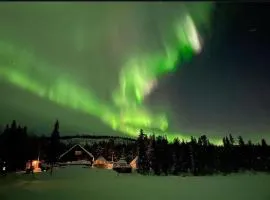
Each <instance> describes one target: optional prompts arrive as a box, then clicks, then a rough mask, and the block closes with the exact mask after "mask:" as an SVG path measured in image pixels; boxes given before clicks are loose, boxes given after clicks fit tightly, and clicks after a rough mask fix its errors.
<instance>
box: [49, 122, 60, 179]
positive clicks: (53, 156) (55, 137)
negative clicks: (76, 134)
mask: <svg viewBox="0 0 270 200" xmlns="http://www.w3.org/2000/svg"><path fill="white" fill-rule="evenodd" d="M59 147H60V133H59V122H58V120H56V122H55V124H54V129H53V132H52V134H51V149H50V151H51V152H50V162H51V175H52V172H53V166H54V165H55V163H56V161H57V158H58V154H59V152H58V151H59Z"/></svg>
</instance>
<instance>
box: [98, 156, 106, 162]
mask: <svg viewBox="0 0 270 200" xmlns="http://www.w3.org/2000/svg"><path fill="white" fill-rule="evenodd" d="M96 160H99V161H107V160H106V159H105V158H104V157H103V156H99V157H98V158H97V159H96Z"/></svg>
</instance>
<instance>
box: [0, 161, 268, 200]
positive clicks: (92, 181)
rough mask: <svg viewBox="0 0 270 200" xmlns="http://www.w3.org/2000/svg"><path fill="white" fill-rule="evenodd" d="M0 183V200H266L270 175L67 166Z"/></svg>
mask: <svg viewBox="0 0 270 200" xmlns="http://www.w3.org/2000/svg"><path fill="white" fill-rule="evenodd" d="M6 179H7V180H3V179H2V180H0V199H1V200H8V199H12V200H26V199H27V200H32V199H33V200H36V199H38V200H44V199H48V200H60V199H63V200H84V199H85V200H86V199H87V200H91V199H95V200H108V199H111V200H144V199H145V200H159V199H160V200H177V199H179V200H195V199H196V200H197V199H198V200H270V175H266V174H256V175H253V174H241V175H240V174H239V175H229V176H212V177H211V176H209V177H176V176H169V177H155V176H140V175H138V174H135V173H134V174H120V175H119V176H117V174H116V173H115V172H114V171H112V170H102V169H89V168H82V167H81V166H70V167H67V168H64V169H58V170H57V171H55V173H54V174H53V176H52V177H51V176H50V175H49V174H47V173H40V174H35V175H10V176H9V177H6Z"/></svg>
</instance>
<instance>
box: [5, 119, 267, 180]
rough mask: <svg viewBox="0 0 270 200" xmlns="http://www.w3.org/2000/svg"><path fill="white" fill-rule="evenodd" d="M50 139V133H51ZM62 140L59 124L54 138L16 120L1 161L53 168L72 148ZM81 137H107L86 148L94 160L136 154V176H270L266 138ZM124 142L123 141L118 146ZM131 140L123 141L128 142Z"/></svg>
mask: <svg viewBox="0 0 270 200" xmlns="http://www.w3.org/2000/svg"><path fill="white" fill-rule="evenodd" d="M48 135H49V134H48ZM61 138H62V139H71V137H69V136H64V137H61V136H60V125H59V122H58V121H56V122H55V124H54V126H53V127H52V132H51V133H50V136H37V135H35V134H29V133H28V128H27V127H26V126H21V125H19V124H18V123H17V122H16V121H15V120H13V121H12V123H11V124H7V125H6V127H5V128H4V130H3V131H2V133H0V160H1V159H2V160H5V161H6V162H7V163H8V170H9V171H15V170H24V169H25V164H26V162H27V161H28V160H36V159H38V158H39V159H40V160H44V161H45V162H47V163H50V164H51V165H52V166H53V165H54V164H55V163H56V162H57V161H58V158H59V156H60V155H61V154H62V153H64V152H65V151H67V150H68V149H69V148H71V147H72V146H73V145H74V144H72V143H63V142H61ZM75 138H82V139H93V140H94V139H104V140H102V141H100V142H94V143H91V144H88V143H86V144H85V145H83V146H84V148H85V149H86V150H88V151H89V152H91V153H92V154H93V155H94V157H95V158H97V157H98V156H103V157H104V158H105V159H107V160H114V161H116V160H118V159H120V158H121V157H125V158H126V161H127V162H130V161H131V160H133V159H134V158H135V157H136V156H138V160H137V162H138V163H137V164H138V172H139V173H141V174H145V175H150V174H153V175H168V174H174V175H185V174H193V175H208V174H215V173H223V174H228V173H232V172H239V171H245V170H249V171H262V172H270V146H269V145H267V143H266V141H265V140H264V139H262V140H261V142H260V144H253V143H252V142H251V141H248V142H245V141H244V139H243V138H242V137H241V136H240V137H238V138H233V136H232V135H229V136H226V137H224V138H223V145H222V146H217V145H214V144H212V143H210V142H209V139H208V138H207V137H206V136H205V135H202V136H201V137H199V138H197V139H196V138H194V137H191V140H190V141H189V142H185V141H180V140H179V139H178V138H175V140H174V141H173V142H172V143H169V142H168V140H167V138H166V136H155V135H150V136H147V135H146V134H144V132H143V130H141V131H140V133H139V136H138V138H137V139H132V138H121V137H111V136H86V135H81V136H76V137H75ZM119 138H120V139H123V142H122V143H119V142H115V141H116V140H117V139H119ZM126 140H127V141H129V142H124V141H126Z"/></svg>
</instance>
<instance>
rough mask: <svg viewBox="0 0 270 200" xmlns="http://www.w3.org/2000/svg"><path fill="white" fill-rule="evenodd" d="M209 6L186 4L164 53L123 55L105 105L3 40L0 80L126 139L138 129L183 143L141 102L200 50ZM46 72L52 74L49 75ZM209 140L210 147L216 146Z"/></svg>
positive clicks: (161, 117)
mask: <svg viewBox="0 0 270 200" xmlns="http://www.w3.org/2000/svg"><path fill="white" fill-rule="evenodd" d="M212 8H213V5H212V3H198V4H197V5H195V4H194V3H192V4H187V6H186V9H185V14H184V15H183V13H182V14H181V16H180V17H179V19H177V20H176V21H175V26H173V27H171V28H172V32H174V39H172V38H164V41H163V44H164V49H162V50H161V51H157V52H150V53H148V54H145V53H141V54H140V53H138V54H137V55H136V56H134V55H132V56H130V57H128V58H127V59H126V62H125V63H124V65H123V66H122V67H121V71H120V74H119V86H118V87H117V88H116V89H115V90H114V91H113V92H112V101H111V104H108V103H105V102H103V101H102V100H101V99H99V98H98V97H97V96H96V95H95V93H94V91H91V89H90V88H88V87H87V88H85V87H82V86H81V85H79V84H78V83H76V82H75V81H73V79H72V76H70V75H63V74H62V73H61V72H60V71H59V72H57V67H54V66H52V65H50V64H49V63H47V62H45V61H44V62H42V61H41V60H40V59H38V58H37V56H35V55H34V54H33V52H31V51H29V50H24V49H23V48H19V47H18V46H14V45H12V44H11V43H9V42H4V41H0V58H1V62H0V78H1V79H2V80H4V81H5V82H8V83H10V84H12V85H15V86H17V87H19V88H21V89H24V90H27V91H29V92H31V93H33V94H36V95H38V96H40V97H42V98H46V99H49V100H50V101H52V102H54V103H57V104H59V105H62V106H65V107H68V108H71V109H74V110H77V111H80V112H83V113H86V114H89V115H91V116H94V117H97V118H99V119H100V120H101V121H102V122H104V123H105V124H107V125H109V126H110V127H111V128H112V129H113V130H116V131H120V132H122V133H125V134H127V135H129V136H137V134H138V131H139V129H144V131H145V133H147V134H152V133H155V134H162V135H166V136H167V138H168V139H169V140H170V141H172V140H173V139H174V138H175V137H179V138H180V139H183V140H189V136H187V135H185V134H182V133H171V132H169V131H168V129H169V122H168V119H167V115H166V113H160V114H153V113H152V112H150V111H149V110H148V109H147V108H146V107H145V105H144V100H145V98H146V97H147V96H148V95H149V94H150V93H151V91H152V90H153V89H154V88H155V87H157V84H158V79H159V77H162V76H164V75H166V74H167V73H171V72H174V71H175V70H177V69H176V67H177V66H179V64H178V63H181V62H184V61H188V60H190V59H191V58H192V56H193V55H194V54H197V53H199V52H200V51H201V49H202V39H201V36H200V35H199V33H198V29H199V28H203V27H204V28H207V30H208V29H209V27H207V26H206V25H207V24H209V20H210V15H211V10H212ZM195 24H196V25H195ZM166 39H167V40H166ZM36 65H38V66H39V68H37V67H35V66H36ZM52 69H53V71H54V74H51V73H50V72H51V71H52ZM33 71H34V72H35V75H33ZM59 74H61V75H59ZM210 139H211V142H213V143H216V144H217V143H219V142H220V140H217V139H214V138H210Z"/></svg>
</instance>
